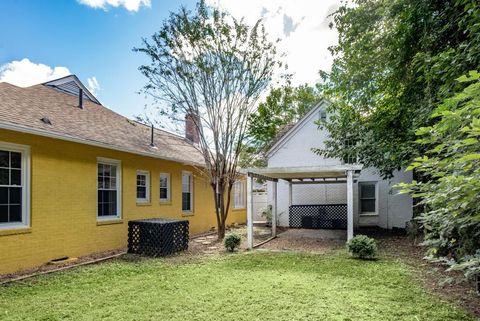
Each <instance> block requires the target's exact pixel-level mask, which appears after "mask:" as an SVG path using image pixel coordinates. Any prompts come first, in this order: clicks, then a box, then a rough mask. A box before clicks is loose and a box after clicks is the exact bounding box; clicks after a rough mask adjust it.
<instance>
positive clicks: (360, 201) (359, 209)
mask: <svg viewBox="0 0 480 321" xmlns="http://www.w3.org/2000/svg"><path fill="white" fill-rule="evenodd" d="M362 185H374V186H375V212H362V200H363V199H372V198H362ZM358 213H359V214H360V215H362V216H376V215H378V184H377V182H371V181H370V182H358Z"/></svg>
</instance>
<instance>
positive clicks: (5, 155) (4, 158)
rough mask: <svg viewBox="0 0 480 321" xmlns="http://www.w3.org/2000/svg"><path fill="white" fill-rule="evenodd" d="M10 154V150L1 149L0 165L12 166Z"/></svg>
mask: <svg viewBox="0 0 480 321" xmlns="http://www.w3.org/2000/svg"><path fill="white" fill-rule="evenodd" d="M9 155H10V152H7V151H5V150H1V151H0V167H10V161H9Z"/></svg>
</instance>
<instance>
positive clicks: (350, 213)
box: [347, 170, 353, 240]
mask: <svg viewBox="0 0 480 321" xmlns="http://www.w3.org/2000/svg"><path fill="white" fill-rule="evenodd" d="M351 238H353V171H351V170H347V240H350V239H351Z"/></svg>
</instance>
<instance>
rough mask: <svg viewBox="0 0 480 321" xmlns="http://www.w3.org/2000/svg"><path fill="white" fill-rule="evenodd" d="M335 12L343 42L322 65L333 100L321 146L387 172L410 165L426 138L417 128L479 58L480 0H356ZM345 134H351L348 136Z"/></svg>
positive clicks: (324, 85)
mask: <svg viewBox="0 0 480 321" xmlns="http://www.w3.org/2000/svg"><path fill="white" fill-rule="evenodd" d="M354 4H355V5H354V6H348V5H344V6H341V7H340V8H339V9H338V11H337V12H336V13H335V14H334V24H335V26H336V28H337V29H338V32H339V42H338V45H336V46H333V47H332V48H331V52H332V54H333V55H334V57H335V59H334V63H333V67H332V71H331V73H330V74H325V73H322V77H323V82H322V86H321V89H322V92H323V94H324V95H325V96H326V97H327V98H329V100H330V101H331V102H332V103H333V104H332V106H331V109H332V114H333V115H334V117H332V119H331V120H330V123H329V124H326V125H325V126H326V127H327V129H328V130H329V132H330V134H331V139H330V140H328V141H327V142H326V147H325V148H324V149H322V150H318V151H317V152H318V153H319V154H321V155H324V156H327V157H344V154H345V153H346V151H345V149H350V151H349V152H347V153H349V154H352V153H355V154H356V155H357V158H358V161H359V162H361V163H363V164H364V165H366V166H374V167H377V168H379V169H380V170H381V173H382V174H383V175H384V176H387V177H388V176H390V175H391V174H392V172H393V171H394V170H396V169H399V168H401V167H404V166H406V165H407V164H408V163H409V162H410V161H411V160H412V158H413V157H415V155H418V154H419V153H422V151H423V150H422V148H424V146H422V145H416V144H413V142H414V141H415V139H416V138H415V131H416V130H417V129H418V128H420V127H422V126H426V125H431V124H433V123H434V122H435V121H436V120H435V119H431V118H430V117H429V115H430V114H431V111H432V110H433V109H434V107H435V106H436V105H437V104H439V103H440V102H441V101H442V100H443V99H444V98H446V97H449V96H450V95H452V94H453V93H454V92H456V91H458V90H459V89H461V88H462V84H461V83H458V82H456V81H455V79H456V78H458V77H459V76H461V75H462V74H465V73H467V72H468V71H469V70H473V69H477V68H478V67H479V66H480V54H479V53H480V6H479V5H478V0H355V1H354ZM346 137H352V138H353V139H354V141H352V139H350V142H346V141H345V138H346Z"/></svg>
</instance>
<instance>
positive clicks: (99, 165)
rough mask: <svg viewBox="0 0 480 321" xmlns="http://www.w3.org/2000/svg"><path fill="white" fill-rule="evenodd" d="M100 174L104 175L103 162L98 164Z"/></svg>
mask: <svg viewBox="0 0 480 321" xmlns="http://www.w3.org/2000/svg"><path fill="white" fill-rule="evenodd" d="M97 167H98V176H103V164H98V165H97Z"/></svg>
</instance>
